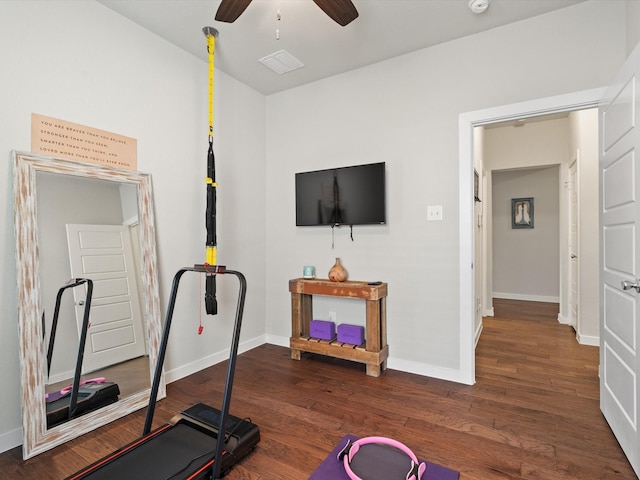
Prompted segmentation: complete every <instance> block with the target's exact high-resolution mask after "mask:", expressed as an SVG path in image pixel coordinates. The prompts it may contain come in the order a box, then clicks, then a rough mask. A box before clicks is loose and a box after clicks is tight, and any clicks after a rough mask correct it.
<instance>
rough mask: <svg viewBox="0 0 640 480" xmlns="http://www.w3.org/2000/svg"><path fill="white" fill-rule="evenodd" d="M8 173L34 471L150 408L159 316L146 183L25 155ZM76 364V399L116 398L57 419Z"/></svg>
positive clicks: (26, 450) (27, 450)
mask: <svg viewBox="0 0 640 480" xmlns="http://www.w3.org/2000/svg"><path fill="white" fill-rule="evenodd" d="M13 169H14V170H13V173H14V202H15V206H14V210H15V233H16V262H17V288H18V291H17V293H18V322H19V328H18V335H19V339H18V340H19V343H20V345H19V351H20V369H21V372H20V383H21V388H22V428H23V447H22V450H23V458H24V459H27V458H30V457H33V456H34V455H37V454H39V453H42V452H44V451H45V450H48V449H50V448H53V447H55V446H57V445H60V444H62V443H64V442H66V441H68V440H71V439H73V438H75V437H78V436H80V435H82V434H84V433H87V432H89V431H91V430H93V429H96V428H98V427H100V426H103V425H105V424H107V423H109V422H111V421H113V420H115V419H117V418H120V417H122V416H125V415H127V414H129V413H131V412H133V411H135V410H137V409H140V408H142V407H144V406H146V404H147V402H148V399H149V393H150V384H151V382H150V379H151V376H152V373H153V369H154V366H155V363H156V359H157V354H158V347H159V342H160V329H161V313H160V300H159V293H158V290H159V289H158V274H157V266H156V248H155V245H156V244H155V227H154V217H153V198H152V187H151V177H150V175H149V174H145V173H140V172H135V171H129V170H120V169H115V168H109V167H105V166H101V165H97V164H95V165H94V164H88V163H82V162H75V161H70V160H64V159H60V158H52V157H47V156H41V155H36V154H31V153H23V152H14V153H13ZM83 325H85V326H86V330H85V329H83ZM83 332H86V333H83ZM83 336H84V337H85V339H86V345H85V348H84V349H83V350H82V355H80V351H81V349H80V348H79V347H80V344H81V338H82V337H83ZM78 364H80V365H81V366H82V376H81V377H80V383H81V384H84V387H83V388H85V390H86V392H89V393H86V392H85V393H82V392H81V391H80V389H76V392H77V393H78V399H80V398H81V397H82V395H84V394H86V395H87V396H88V395H91V394H94V393H95V391H100V392H106V391H107V389H106V387H107V386H109V389H108V392H109V393H110V395H106V397H105V398H107V400H103V401H101V402H97V403H95V404H92V407H91V408H85V409H84V410H81V409H77V410H75V413H69V412H70V411H71V410H72V409H71V408H67V410H66V412H67V416H66V417H65V416H64V415H63V416H62V417H59V416H55V415H53V414H52V412H53V411H57V410H59V408H58V407H57V406H54V402H55V401H60V400H59V399H60V398H62V397H64V396H69V394H70V392H69V390H70V389H69V388H68V386H70V385H72V383H73V380H74V377H75V376H76V375H75V372H76V370H78V371H80V369H79V368H77V365H78ZM92 389H99V390H94V391H92ZM71 396H72V397H75V395H73V392H71ZM164 396H165V382H164V378H162V381H161V385H160V390H159V394H158V398H163V397H164ZM71 401H72V402H73V403H71V405H74V404H75V401H76V400H75V398H74V399H73V400H71ZM56 405H57V404H56ZM85 405H87V404H85Z"/></svg>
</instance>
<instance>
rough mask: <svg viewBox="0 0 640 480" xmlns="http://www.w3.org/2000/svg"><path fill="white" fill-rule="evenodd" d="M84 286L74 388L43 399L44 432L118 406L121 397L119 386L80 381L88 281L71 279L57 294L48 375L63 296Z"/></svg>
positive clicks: (88, 303)
mask: <svg viewBox="0 0 640 480" xmlns="http://www.w3.org/2000/svg"><path fill="white" fill-rule="evenodd" d="M83 284H86V285H87V293H86V297H85V300H84V314H83V318H82V326H81V328H80V342H79V345H78V357H77V359H76V369H75V373H74V377H73V384H72V385H71V386H70V387H67V388H63V389H62V390H60V391H59V392H52V393H48V394H47V395H46V399H45V403H46V407H47V428H51V427H55V426H56V425H60V424H61V423H64V422H66V421H68V420H70V419H72V418H74V417H77V416H80V415H83V414H85V413H88V412H91V411H93V410H97V409H98V408H102V407H104V406H105V405H109V404H111V403H114V402H117V401H118V395H120V388H119V387H118V384H117V383H113V382H106V381H105V379H104V378H100V379H93V380H87V381H84V382H81V381H80V376H81V374H82V362H83V359H84V350H85V344H86V340H87V331H88V329H89V313H90V310H91V298H92V295H93V281H92V280H91V279H89V278H72V279H71V280H69V281H68V282H67V283H66V284H65V285H64V286H63V287H62V288H60V289H59V290H58V295H57V297H56V305H55V309H54V312H53V321H52V323H51V333H50V334H49V347H48V349H47V375H49V374H50V373H51V358H52V357H53V347H54V345H55V340H56V330H57V328H58V316H59V314H60V303H61V301H62V294H63V293H64V292H65V291H66V290H67V289H69V288H75V287H77V286H79V285H83ZM43 321H44V317H43ZM43 331H44V328H43Z"/></svg>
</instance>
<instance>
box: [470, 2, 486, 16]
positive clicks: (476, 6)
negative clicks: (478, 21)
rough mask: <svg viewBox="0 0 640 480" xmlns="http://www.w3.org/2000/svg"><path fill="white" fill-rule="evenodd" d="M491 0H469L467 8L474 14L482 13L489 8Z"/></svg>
mask: <svg viewBox="0 0 640 480" xmlns="http://www.w3.org/2000/svg"><path fill="white" fill-rule="evenodd" d="M490 1H491V0H469V10H471V11H472V12H473V13H475V14H480V13H484V12H486V11H487V8H489V2H490Z"/></svg>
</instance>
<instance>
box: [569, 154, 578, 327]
mask: <svg viewBox="0 0 640 480" xmlns="http://www.w3.org/2000/svg"><path fill="white" fill-rule="evenodd" d="M579 280H580V275H579V272H578V159H577V158H576V159H575V160H574V161H573V162H572V163H571V165H570V166H569V285H570V295H569V297H570V298H569V324H570V325H571V326H572V327H573V328H574V329H575V330H576V332H577V331H579V330H578V305H579V299H578V292H579V291H580V289H579V288H578V282H579Z"/></svg>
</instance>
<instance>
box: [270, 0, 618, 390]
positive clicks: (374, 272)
mask: <svg viewBox="0 0 640 480" xmlns="http://www.w3.org/2000/svg"><path fill="white" fill-rule="evenodd" d="M624 13H625V5H624V3H618V2H600V1H596V2H591V1H589V2H584V3H580V4H578V5H576V6H573V7H570V8H567V9H562V10H559V11H557V12H555V13H553V14H550V15H543V16H540V17H537V18H534V19H531V20H528V21H524V22H520V23H517V24H514V25H509V26H506V27H502V28H497V29H493V30H491V31H489V32H485V33H482V34H478V35H474V36H471V37H468V38H464V39H461V40H457V41H452V42H448V43H445V44H442V45H438V46H435V47H432V48H428V49H425V50H421V51H418V52H415V53H412V54H408V55H404V56H401V57H398V58H395V59H392V60H389V61H386V62H382V63H380V64H376V65H372V66H369V67H366V68H362V69H358V70H354V71H352V72H349V73H346V74H343V75H339V76H336V77H332V78H329V79H326V80H323V81H319V82H316V83H313V84H310V85H306V86H303V87H300V88H297V89H292V90H289V91H285V92H282V93H280V94H276V95H272V96H270V97H268V98H267V138H268V142H267V165H268V169H267V177H266V181H267V211H268V212H269V213H268V219H267V251H268V252H269V256H268V258H267V271H268V272H269V279H268V282H267V284H266V287H267V292H266V293H267V298H269V309H268V310H267V332H268V334H269V339H270V341H273V342H276V343H281V344H283V345H286V344H288V338H289V335H290V332H289V330H290V299H289V294H288V291H287V282H288V280H289V279H291V278H294V277H298V276H300V269H301V267H302V265H304V264H315V265H316V268H317V269H318V271H319V272H322V271H323V270H325V269H327V270H328V268H329V267H330V266H331V264H332V263H333V259H334V257H336V256H339V257H341V259H342V260H343V263H344V265H345V266H346V268H347V269H348V270H349V273H350V277H351V278H353V279H357V280H370V279H375V280H383V281H386V282H388V283H389V297H388V303H387V307H388V337H389V345H390V359H389V362H388V364H389V366H390V367H391V368H400V369H404V370H408V371H414V372H418V373H424V374H427V375H431V376H441V377H444V378H449V379H453V380H455V379H457V378H459V373H460V370H459V368H460V364H459V358H460V350H459V339H460V322H461V319H460V308H459V296H458V287H459V271H460V270H459V268H460V266H459V264H458V262H459V242H460V241H461V239H460V238H459V235H458V228H459V223H458V218H457V217H458V198H459V191H458V190H459V189H458V183H459V181H458V174H459V172H458V168H457V165H458V116H459V114H460V113H462V112H468V111H473V110H478V109H481V108H487V107H489V106H498V105H505V104H510V103H515V102H519V101H525V100H530V99H535V98H542V97H548V96H552V95H557V94H562V93H568V92H574V91H580V90H587V89H590V88H595V87H600V86H603V85H606V84H607V83H608V81H609V80H610V78H611V77H612V75H613V73H614V72H615V71H616V70H617V68H618V67H619V66H620V65H621V64H622V62H623V61H624V58H625V34H624V23H625V18H624ZM542 32H544V34H542ZM374 161H386V162H387V175H388V219H389V221H388V224H387V226H385V227H366V228H365V227H359V228H355V230H354V241H353V242H351V240H350V239H349V232H348V230H347V229H345V228H341V229H338V230H337V231H336V232H335V237H336V238H335V245H336V246H335V248H334V249H332V248H331V245H332V240H331V231H330V230H329V229H328V228H327V229H308V228H301V227H298V228H296V227H295V226H294V205H293V198H294V182H293V179H294V174H295V173H296V172H298V171H304V170H312V169H317V168H326V167H331V166H340V165H350V164H358V163H367V162H374ZM428 205H442V206H443V218H444V219H443V221H441V222H427V221H426V207H427V206H428Z"/></svg>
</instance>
